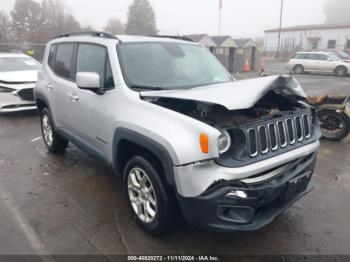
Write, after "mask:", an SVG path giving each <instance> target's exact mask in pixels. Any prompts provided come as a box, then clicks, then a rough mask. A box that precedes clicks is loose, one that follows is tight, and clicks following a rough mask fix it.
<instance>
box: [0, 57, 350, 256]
mask: <svg viewBox="0 0 350 262" xmlns="http://www.w3.org/2000/svg"><path fill="white" fill-rule="evenodd" d="M283 70H284V68H283V64H276V63H274V64H270V65H268V68H267V71H268V72H272V73H277V72H278V73H281V72H284V71H283ZM284 73H285V72H284ZM250 75H251V76H253V74H250ZM250 75H248V76H250ZM237 78H247V75H241V76H237ZM297 78H298V80H299V81H300V82H301V84H302V85H303V87H305V89H306V91H307V93H308V94H312V95H317V94H320V93H326V92H330V93H338V94H349V93H350V77H347V78H337V77H335V76H328V75H304V76H297ZM40 136H41V131H40V124H39V117H38V114H37V113H36V112H27V113H16V114H6V115H1V116H0V214H3V215H1V216H0V239H2V240H1V243H2V244H1V245H0V254H9V253H10V254H28V253H31V254H35V253H37V252H39V253H47V254H102V255H107V256H108V255H112V254H147V255H160V254H177V255H186V254H191V255H199V254H208V255H224V254H249V255H256V254H268V255H274V254H277V255H280V254H290V255H293V254H297V255H301V254H303V255H307V254H329V255H350V249H349V247H350V226H349V217H350V205H349V203H350V154H349V153H348V152H349V151H350V138H349V137H348V138H347V139H345V140H343V141H341V142H338V143H335V142H328V141H322V142H321V149H320V152H319V156H318V162H317V167H316V170H315V175H314V177H315V181H316V187H315V189H314V190H313V191H312V192H311V193H310V194H309V195H307V196H305V197H304V198H302V199H301V200H300V201H298V202H297V203H296V204H295V205H293V206H292V207H291V208H290V209H288V210H287V211H286V212H285V213H284V214H282V215H281V216H280V217H278V218H277V219H276V220H275V221H274V222H273V223H271V224H270V225H268V226H267V227H265V228H263V229H262V230H259V231H257V232H250V233H237V234H218V233H209V232H200V231H196V230H194V229H192V228H188V227H186V226H180V227H179V228H177V229H176V230H174V231H172V232H170V233H169V234H168V235H166V236H163V237H158V238H156V237H152V236H149V235H147V234H146V233H144V232H143V231H141V230H140V229H139V228H138V226H137V225H136V223H135V222H134V220H133V218H132V217H131V215H130V213H129V212H128V207H127V202H126V198H125V196H124V193H123V190H122V182H121V179H120V178H119V177H117V176H114V175H113V174H112V172H111V171H110V170H108V169H107V168H106V167H105V166H104V165H103V163H102V162H100V161H99V160H97V159H95V158H94V157H91V156H89V155H87V154H86V153H84V152H83V151H81V150H80V149H78V148H77V147H75V146H74V145H72V144H70V146H69V148H68V149H67V151H66V154H65V155H52V154H48V153H47V150H46V148H45V145H44V143H43V141H42V139H40ZM4 240H6V241H4ZM106 258H108V257H106Z"/></svg>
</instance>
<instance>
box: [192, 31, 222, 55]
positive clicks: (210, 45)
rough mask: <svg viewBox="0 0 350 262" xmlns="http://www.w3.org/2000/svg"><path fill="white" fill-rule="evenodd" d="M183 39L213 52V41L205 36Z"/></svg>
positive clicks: (198, 35) (214, 45)
mask: <svg viewBox="0 0 350 262" xmlns="http://www.w3.org/2000/svg"><path fill="white" fill-rule="evenodd" d="M185 37H187V38H189V39H191V40H193V41H194V42H198V43H200V44H202V45H204V46H206V47H207V48H209V49H210V51H211V52H213V50H214V48H215V47H216V44H215V42H214V41H213V39H212V38H211V37H210V36H209V35H207V34H196V35H185Z"/></svg>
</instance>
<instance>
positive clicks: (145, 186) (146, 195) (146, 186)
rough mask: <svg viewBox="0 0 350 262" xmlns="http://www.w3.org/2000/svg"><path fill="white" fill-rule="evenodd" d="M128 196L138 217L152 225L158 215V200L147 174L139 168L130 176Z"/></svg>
mask: <svg viewBox="0 0 350 262" xmlns="http://www.w3.org/2000/svg"><path fill="white" fill-rule="evenodd" d="M128 196H129V199H130V203H131V206H132V208H133V210H134V212H135V214H136V216H137V217H138V218H139V219H140V220H141V221H142V222H144V223H152V222H153V221H154V219H155V217H156V215H157V208H158V207H157V199H156V195H155V192H154V187H153V185H152V182H151V180H150V178H149V177H148V175H147V173H146V172H145V171H144V170H143V169H141V168H138V167H135V168H132V169H131V170H130V171H129V174H128Z"/></svg>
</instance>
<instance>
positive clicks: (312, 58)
mask: <svg viewBox="0 0 350 262" xmlns="http://www.w3.org/2000/svg"><path fill="white" fill-rule="evenodd" d="M304 59H308V60H317V54H305V55H304Z"/></svg>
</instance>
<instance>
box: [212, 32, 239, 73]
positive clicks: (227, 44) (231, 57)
mask: <svg viewBox="0 0 350 262" xmlns="http://www.w3.org/2000/svg"><path fill="white" fill-rule="evenodd" d="M212 39H213V41H214V42H215V44H216V47H215V48H214V50H213V53H214V55H215V56H216V57H217V58H218V59H219V60H220V62H221V63H222V64H223V65H224V66H225V67H226V68H227V69H228V71H229V72H230V73H233V72H234V71H235V70H234V65H235V49H236V48H237V44H236V43H235V41H234V40H233V38H232V37H231V36H229V35H227V36H212Z"/></svg>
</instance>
